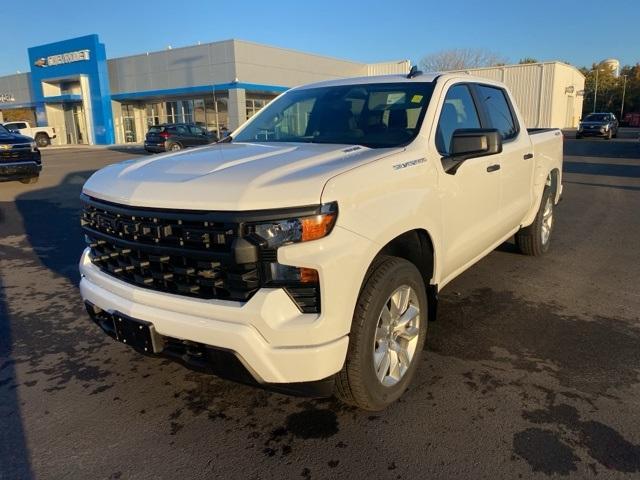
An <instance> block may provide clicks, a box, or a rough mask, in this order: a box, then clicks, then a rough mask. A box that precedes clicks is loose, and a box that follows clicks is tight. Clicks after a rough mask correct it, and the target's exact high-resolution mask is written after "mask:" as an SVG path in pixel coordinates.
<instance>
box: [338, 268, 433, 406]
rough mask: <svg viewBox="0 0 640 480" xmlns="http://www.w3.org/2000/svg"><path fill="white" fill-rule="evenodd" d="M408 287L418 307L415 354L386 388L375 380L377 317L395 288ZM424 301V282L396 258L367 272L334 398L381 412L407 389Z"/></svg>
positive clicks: (422, 328) (422, 332)
mask: <svg viewBox="0 0 640 480" xmlns="http://www.w3.org/2000/svg"><path fill="white" fill-rule="evenodd" d="M405 285H406V286H409V287H411V289H413V291H414V293H415V294H416V296H415V298H416V299H417V304H418V307H419V310H420V312H419V316H418V317H417V318H418V319H419V320H418V322H419V323H418V335H417V343H416V348H415V353H414V354H413V357H412V358H411V360H410V362H409V367H408V368H407V370H406V372H405V373H404V375H402V376H401V378H400V379H399V380H398V381H397V383H396V384H394V385H391V386H386V385H383V384H382V383H381V381H380V380H378V377H377V376H376V372H375V367H374V362H373V354H374V342H375V338H376V336H375V335H376V330H377V328H378V320H379V318H380V314H381V312H382V310H383V308H384V306H385V304H386V303H387V301H388V299H389V297H390V296H391V294H392V293H393V292H395V291H396V289H397V288H398V287H401V286H405ZM427 311H428V300H427V294H426V288H425V283H424V280H423V279H422V276H421V275H420V272H419V271H418V269H417V268H416V266H415V265H414V264H412V263H411V262H409V261H407V260H404V259H402V258H397V257H383V258H382V260H381V261H379V262H378V263H377V264H375V266H374V268H373V269H372V270H370V274H369V276H368V277H367V279H366V280H365V283H364V286H363V287H362V290H361V291H360V296H359V297H358V303H357V305H356V309H355V312H354V314H353V321H352V324H351V333H350V335H349V349H348V351H347V358H346V361H345V364H344V366H343V367H342V370H341V371H340V372H339V373H338V374H337V375H336V390H335V392H336V396H337V397H338V398H339V399H340V400H342V401H343V402H345V403H348V404H350V405H355V406H357V407H359V408H362V409H364V410H371V411H376V410H382V409H384V408H385V407H387V406H388V405H390V404H391V403H393V402H394V401H396V400H397V399H398V398H400V396H401V395H402V394H403V393H404V391H405V390H406V389H407V386H408V385H409V383H410V382H411V380H412V378H413V376H414V374H415V371H416V369H417V366H418V364H419V361H420V354H421V352H422V349H423V348H424V342H425V339H426V329H427Z"/></svg>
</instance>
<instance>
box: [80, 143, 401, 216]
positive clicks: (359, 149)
mask: <svg viewBox="0 0 640 480" xmlns="http://www.w3.org/2000/svg"><path fill="white" fill-rule="evenodd" d="M401 150H402V149H401V148H385V149H370V148H367V147H363V146H354V145H335V144H333V145H326V144H313V143H224V144H216V145H211V146H207V147H203V148H197V149H193V150H185V151H182V152H178V153H171V154H165V155H157V156H153V157H145V158H144V159H141V160H128V161H125V162H122V163H118V164H114V165H110V166H108V167H105V168H103V169H101V170H99V171H97V172H96V173H94V174H93V175H92V176H91V177H90V178H89V180H87V182H86V183H85V185H84V187H83V192H84V193H85V194H87V195H89V196H91V197H95V198H98V199H102V200H106V201H110V202H114V203H120V204H125V205H131V206H140V207H155V208H175V209H186V210H231V211H239V210H262V209H269V208H284V207H295V206H303V205H314V204H318V203H320V197H321V194H322V190H323V188H324V185H325V184H326V182H327V181H328V180H329V179H330V178H332V177H333V176H335V175H338V174H339V173H342V172H344V171H347V170H350V169H352V168H355V167H357V166H359V165H363V164H365V163H369V162H371V161H374V160H377V159H379V158H382V157H385V156H388V155H391V154H393V153H395V152H399V151H401Z"/></svg>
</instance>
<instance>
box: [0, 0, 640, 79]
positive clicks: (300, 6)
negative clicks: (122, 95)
mask: <svg viewBox="0 0 640 480" xmlns="http://www.w3.org/2000/svg"><path fill="white" fill-rule="evenodd" d="M0 15H1V18H2V29H1V30H0V31H1V32H2V47H1V48H0V75H2V74H8V73H14V72H15V71H16V70H21V71H28V70H29V66H28V61H27V48H28V47H31V46H35V45H40V44H43V43H49V42H53V41H57V40H64V39H66V38H71V37H75V36H80V35H86V34H90V33H97V34H98V35H99V36H100V38H101V40H102V42H103V43H105V44H106V47H107V55H108V56H109V57H118V56H123V55H129V54H135V53H141V52H146V51H155V50H162V49H164V48H165V47H166V46H167V45H172V46H173V47H180V46H186V45H193V44H196V43H197V42H198V41H201V42H203V43H204V42H211V41H216V40H225V39H229V38H237V39H243V40H250V41H254V42H258V43H265V44H269V45H274V46H280V47H287V48H292V49H296V50H302V51H307V52H314V53H319V54H325V55H330V56H334V57H340V58H345V59H351V60H356V61H363V62H375V61H384V60H396V59H404V58H408V59H410V60H412V61H413V62H414V63H416V62H417V61H419V60H420V58H421V57H422V56H424V55H425V54H428V53H430V52H435V51H438V50H442V49H449V48H459V47H477V48H485V49H489V50H491V51H493V52H495V53H498V54H500V55H502V56H504V57H505V58H506V59H507V60H509V61H513V62H517V61H518V60H519V59H520V58H522V57H525V56H530V57H535V58H537V59H539V60H566V61H569V62H571V63H573V64H574V65H577V66H583V65H591V63H592V62H594V61H598V60H602V59H604V58H608V57H614V58H618V59H619V60H620V61H621V63H622V64H623V65H624V64H632V63H636V62H640V37H638V31H640V1H639V0H618V1H615V2H614V1H609V2H603V1H601V0H600V1H595V0H582V1H579V2H576V1H572V2H563V1H561V0H556V1H551V0H538V1H535V2H532V1H522V0H489V1H482V2H480V1H472V0H457V1H456V0H444V1H430V0H391V1H389V0H387V1H380V0H359V1H357V2H350V1H348V0H340V1H338V0H307V1H305V0H298V1H289V0H280V1H278V2H272V1H263V2H257V1H254V0H242V1H236V2H232V1H226V2H225V1H211V0H209V1H205V0H190V1H184V0H182V1H181V0H146V1H136V0H128V1H124V0H100V1H95V0H60V1H56V0H28V1H15V0H14V1H11V0H2V7H1V9H0Z"/></svg>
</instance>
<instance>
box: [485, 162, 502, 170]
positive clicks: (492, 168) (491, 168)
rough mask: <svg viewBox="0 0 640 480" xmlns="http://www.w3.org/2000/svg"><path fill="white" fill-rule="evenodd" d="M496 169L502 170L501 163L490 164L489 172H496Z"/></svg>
mask: <svg viewBox="0 0 640 480" xmlns="http://www.w3.org/2000/svg"><path fill="white" fill-rule="evenodd" d="M496 170H500V165H498V164H497V163H496V164H495V165H489V166H488V167H487V172H495V171H496Z"/></svg>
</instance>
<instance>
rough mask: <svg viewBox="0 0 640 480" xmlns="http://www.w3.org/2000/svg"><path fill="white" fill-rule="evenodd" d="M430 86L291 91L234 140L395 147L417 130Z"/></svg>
mask: <svg viewBox="0 0 640 480" xmlns="http://www.w3.org/2000/svg"><path fill="white" fill-rule="evenodd" d="M432 91H433V84H432V83H426V82H416V83H409V82H404V83H372V84H365V85H343V86H332V87H319V88H305V89H301V90H290V91H289V92H287V93H285V94H284V95H282V96H281V97H279V98H277V99H276V100H274V101H273V102H271V103H270V104H269V105H268V106H267V107H265V108H264V109H263V110H262V111H260V113H258V114H257V115H256V117H255V118H254V119H253V120H252V121H251V123H249V124H248V125H247V126H246V128H244V129H243V130H242V131H240V132H239V133H238V135H237V136H234V138H233V140H234V141H237V142H308V143H337V144H347V145H364V146H367V147H371V148H385V147H396V146H399V145H404V144H406V143H409V142H410V141H411V140H413V139H414V138H415V136H416V135H417V134H418V132H419V130H420V124H421V123H422V118H423V117H424V113H425V110H426V108H427V105H428V104H429V100H430V98H431V93H432Z"/></svg>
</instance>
